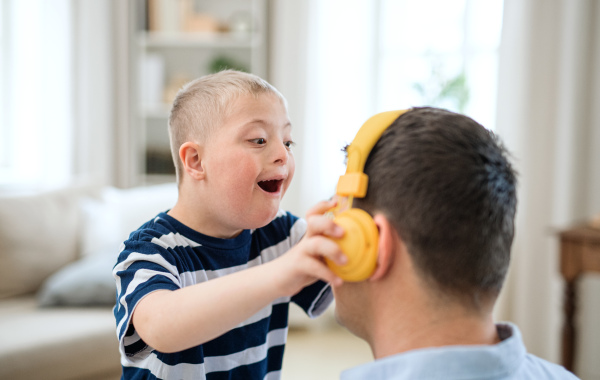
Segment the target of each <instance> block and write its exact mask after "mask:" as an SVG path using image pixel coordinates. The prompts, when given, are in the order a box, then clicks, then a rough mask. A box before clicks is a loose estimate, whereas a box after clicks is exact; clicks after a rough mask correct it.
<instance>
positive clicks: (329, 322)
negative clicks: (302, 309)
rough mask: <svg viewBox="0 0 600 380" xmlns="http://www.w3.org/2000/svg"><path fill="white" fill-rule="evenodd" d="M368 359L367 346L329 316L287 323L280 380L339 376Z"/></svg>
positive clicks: (319, 378)
mask: <svg viewBox="0 0 600 380" xmlns="http://www.w3.org/2000/svg"><path fill="white" fill-rule="evenodd" d="M319 319H320V321H319ZM305 326H307V327H305ZM372 360H373V356H372V354H371V349H370V348H369V346H368V345H367V344H366V343H365V342H364V341H363V340H361V339H359V338H357V337H355V336H354V335H352V334H351V333H349V332H348V331H347V330H346V329H344V328H342V327H340V326H339V325H337V324H336V323H335V321H334V320H333V319H332V318H331V316H322V317H320V318H318V319H317V320H315V321H309V322H308V323H307V324H305V325H300V324H294V323H290V331H289V334H288V341H287V345H286V348H285V355H284V357H283V370H282V374H281V380H306V379H310V380H331V379H339V377H340V373H341V372H342V371H343V370H345V369H348V368H351V367H354V366H356V365H359V364H362V363H367V362H370V361H372Z"/></svg>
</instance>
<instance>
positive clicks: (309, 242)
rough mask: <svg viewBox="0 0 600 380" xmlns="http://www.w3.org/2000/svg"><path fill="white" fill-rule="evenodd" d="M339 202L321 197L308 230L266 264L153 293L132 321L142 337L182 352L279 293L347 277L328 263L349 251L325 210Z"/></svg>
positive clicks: (163, 349) (154, 344)
mask: <svg viewBox="0 0 600 380" xmlns="http://www.w3.org/2000/svg"><path fill="white" fill-rule="evenodd" d="M333 205H335V202H331V201H327V202H321V203H319V204H318V205H317V206H315V207H314V208H313V209H311V211H309V213H308V214H307V215H308V216H307V231H306V234H305V236H304V238H302V240H301V241H300V242H299V243H298V244H297V245H295V246H294V247H292V248H291V249H290V250H289V251H288V252H287V253H286V254H284V255H282V256H281V257H279V258H277V259H275V260H273V261H270V262H268V263H266V264H263V265H259V266H256V267H252V268H249V269H246V270H243V271H240V272H236V273H233V274H230V275H227V276H224V277H220V278H217V279H214V280H210V281H207V282H203V283H200V284H196V285H193V286H188V287H185V288H182V289H178V290H175V291H169V290H159V291H155V292H153V293H150V294H148V295H147V296H146V297H144V298H143V299H142V300H141V301H140V302H139V303H138V305H137V307H136V309H135V311H134V313H133V316H132V322H133V324H134V326H135V329H136V331H137V332H138V334H139V336H140V337H141V338H142V339H143V340H144V341H145V342H146V343H147V344H148V345H150V346H151V347H153V348H155V349H156V350H158V351H160V352H165V353H168V352H177V351H182V350H184V349H187V348H190V347H194V346H197V345H199V344H202V343H205V342H207V341H209V340H212V339H214V338H216V337H218V336H220V335H222V334H223V333H225V332H227V331H229V330H231V329H232V328H234V327H236V326H238V325H239V324H240V323H242V322H243V321H244V320H246V319H248V318H249V317H251V316H252V315H254V314H255V313H257V312H258V311H259V310H260V309H262V308H263V307H265V306H266V305H268V304H270V303H271V302H273V301H274V300H276V299H277V298H280V297H285V296H291V295H294V294H296V293H297V292H299V291H300V290H301V289H302V288H304V287H305V286H307V285H309V284H311V283H314V282H315V281H317V280H319V279H321V280H324V281H326V282H330V283H333V284H339V283H340V282H341V281H342V280H341V279H340V278H338V277H337V276H335V274H333V272H331V271H330V270H329V268H328V267H327V265H326V264H325V263H324V260H323V259H324V258H325V257H327V258H329V259H331V260H333V261H334V262H337V263H339V264H340V265H342V264H344V262H345V256H344V255H343V254H342V252H341V251H340V249H339V247H338V246H337V244H335V243H334V242H333V241H331V240H330V239H328V238H327V237H326V236H330V237H341V236H342V235H343V230H342V229H341V228H340V227H338V226H336V225H335V224H334V223H333V221H332V220H330V219H329V218H327V217H325V216H323V215H321V214H322V213H323V212H325V211H326V210H328V209H330V208H331V207H332V206H333Z"/></svg>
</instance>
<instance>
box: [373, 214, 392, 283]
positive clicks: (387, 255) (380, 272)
mask: <svg viewBox="0 0 600 380" xmlns="http://www.w3.org/2000/svg"><path fill="white" fill-rule="evenodd" d="M373 221H375V225H376V226H377V229H378V230H379V248H378V253H377V266H376V267H375V271H374V272H373V274H372V275H371V277H370V278H369V281H378V280H380V279H382V278H383V277H385V275H386V274H387V273H388V271H389V270H390V268H391V267H392V265H393V264H394V257H395V252H396V249H397V245H398V233H397V232H396V229H394V227H393V226H392V224H391V223H390V221H389V220H388V218H387V217H386V216H385V215H383V214H375V215H374V216H373Z"/></svg>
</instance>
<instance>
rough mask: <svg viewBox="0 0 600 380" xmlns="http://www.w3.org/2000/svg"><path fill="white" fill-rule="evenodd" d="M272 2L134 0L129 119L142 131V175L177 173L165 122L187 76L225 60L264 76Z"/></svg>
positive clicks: (162, 178)
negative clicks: (268, 9)
mask: <svg viewBox="0 0 600 380" xmlns="http://www.w3.org/2000/svg"><path fill="white" fill-rule="evenodd" d="M267 2H268V0H219V1H214V0H135V1H133V2H132V9H131V12H130V13H131V15H132V24H133V27H132V28H131V36H130V41H131V49H130V54H131V57H130V75H129V77H130V82H131V83H130V85H131V89H132V90H131V91H130V94H131V97H132V99H131V100H130V103H131V104H132V105H133V107H132V111H131V112H132V113H133V114H132V117H131V118H130V120H131V122H132V124H134V125H133V127H134V128H135V130H136V131H138V132H139V133H137V134H136V136H138V137H139V138H136V140H137V141H136V143H137V144H136V145H137V148H136V151H137V153H138V154H137V157H138V160H139V163H138V165H136V166H137V167H138V171H139V179H138V181H137V183H139V184H148V183H157V182H166V181H173V180H174V168H173V164H172V160H171V154H170V148H169V138H168V133H167V122H168V115H169V111H170V107H171V102H172V100H173V98H174V96H175V94H176V92H177V90H178V89H179V88H181V86H182V85H183V84H184V83H186V82H188V81H190V80H192V79H194V78H197V77H200V76H202V75H206V74H209V73H211V72H214V71H218V70H219V69H222V68H223V67H225V66H226V67H231V68H237V69H242V70H244V71H248V72H251V73H254V74H256V75H259V76H261V77H263V78H266V76H267V26H268V22H267V14H268V11H267ZM267 79H268V78H267Z"/></svg>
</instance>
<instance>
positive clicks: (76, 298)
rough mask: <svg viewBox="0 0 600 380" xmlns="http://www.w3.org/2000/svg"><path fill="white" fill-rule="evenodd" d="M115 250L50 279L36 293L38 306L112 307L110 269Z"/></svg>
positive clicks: (114, 287) (65, 270)
mask: <svg viewBox="0 0 600 380" xmlns="http://www.w3.org/2000/svg"><path fill="white" fill-rule="evenodd" d="M116 252H117V250H116V249H115V250H113V251H112V252H111V253H110V254H109V253H108V252H107V253H102V254H95V255H90V256H87V257H84V258H82V259H79V260H78V261H75V262H73V263H71V264H69V265H67V266H65V267H63V268H62V269H60V270H59V271H58V272H56V273H54V274H53V275H51V276H50V277H49V278H48V279H47V280H46V281H45V282H44V284H43V285H42V287H41V289H40V291H39V292H38V302H39V305H40V306H42V307H47V306H100V305H114V304H115V294H116V285H115V279H114V278H113V276H112V268H113V266H114V265H115V263H116V262H117V257H116Z"/></svg>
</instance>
